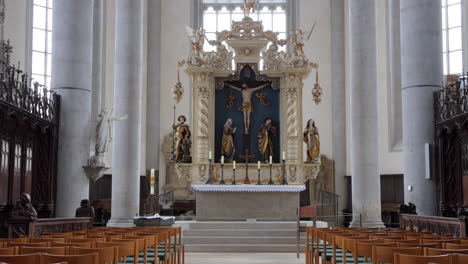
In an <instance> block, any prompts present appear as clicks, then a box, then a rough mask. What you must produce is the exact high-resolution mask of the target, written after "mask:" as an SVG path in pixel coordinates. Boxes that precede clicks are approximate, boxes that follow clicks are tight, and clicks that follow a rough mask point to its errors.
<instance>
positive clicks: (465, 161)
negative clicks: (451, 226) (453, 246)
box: [434, 76, 468, 216]
mask: <svg viewBox="0 0 468 264" xmlns="http://www.w3.org/2000/svg"><path fill="white" fill-rule="evenodd" d="M467 80H468V79H467V76H462V77H460V78H458V80H455V81H453V82H452V83H450V84H449V85H447V87H445V88H444V89H443V90H440V91H437V92H435V96H434V110H435V111H434V113H435V116H434V121H435V130H436V137H435V144H436V176H437V179H436V180H437V191H438V197H439V213H440V215H442V216H459V215H460V214H466V211H467V206H468V85H467V83H466V81H467Z"/></svg>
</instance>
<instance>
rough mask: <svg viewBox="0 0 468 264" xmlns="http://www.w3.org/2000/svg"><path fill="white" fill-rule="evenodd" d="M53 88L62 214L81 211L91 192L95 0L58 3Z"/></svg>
mask: <svg viewBox="0 0 468 264" xmlns="http://www.w3.org/2000/svg"><path fill="white" fill-rule="evenodd" d="M53 12H54V13H53V16H54V21H53V26H52V29H53V35H52V42H53V43H54V52H53V55H52V76H54V77H53V78H52V89H53V90H54V91H55V92H57V94H59V95H60V96H61V100H62V102H61V107H60V126H59V147H58V160H57V209H56V216H57V217H72V216H75V209H76V207H78V206H79V204H80V200H81V199H85V198H88V196H89V180H88V178H87V177H86V174H85V172H84V170H83V166H85V165H87V164H88V158H89V143H90V142H89V137H90V116H91V90H92V89H91V87H92V50H93V0H83V1H76V0H62V1H55V2H54V9H53Z"/></svg>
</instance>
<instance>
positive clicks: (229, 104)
mask: <svg viewBox="0 0 468 264" xmlns="http://www.w3.org/2000/svg"><path fill="white" fill-rule="evenodd" d="M235 101H236V96H235V95H234V93H233V92H232V91H231V92H230V93H229V95H228V98H227V99H226V104H225V105H224V107H225V108H231V107H233V106H234V104H235Z"/></svg>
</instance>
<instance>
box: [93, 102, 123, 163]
mask: <svg viewBox="0 0 468 264" xmlns="http://www.w3.org/2000/svg"><path fill="white" fill-rule="evenodd" d="M112 112H113V111H109V110H107V109H103V110H102V111H101V113H100V114H99V116H98V123H97V126H96V146H95V148H94V150H95V154H94V156H92V157H91V158H90V160H89V165H90V166H91V167H105V163H104V153H106V152H107V151H108V150H109V146H110V143H111V142H112V122H113V121H122V120H125V119H127V115H125V116H122V117H114V116H112Z"/></svg>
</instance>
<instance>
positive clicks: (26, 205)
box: [10, 193, 37, 220]
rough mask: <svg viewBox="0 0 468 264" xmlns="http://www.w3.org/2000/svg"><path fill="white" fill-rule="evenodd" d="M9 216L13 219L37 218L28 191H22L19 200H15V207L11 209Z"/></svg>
mask: <svg viewBox="0 0 468 264" xmlns="http://www.w3.org/2000/svg"><path fill="white" fill-rule="evenodd" d="M10 215H11V218H15V219H28V220H35V219H37V212H36V209H34V207H33V205H32V203H31V196H30V195H29V194H28V193H22V194H21V195H20V200H19V201H17V202H16V204H15V207H14V208H13V210H12V211H11V214H10Z"/></svg>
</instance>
